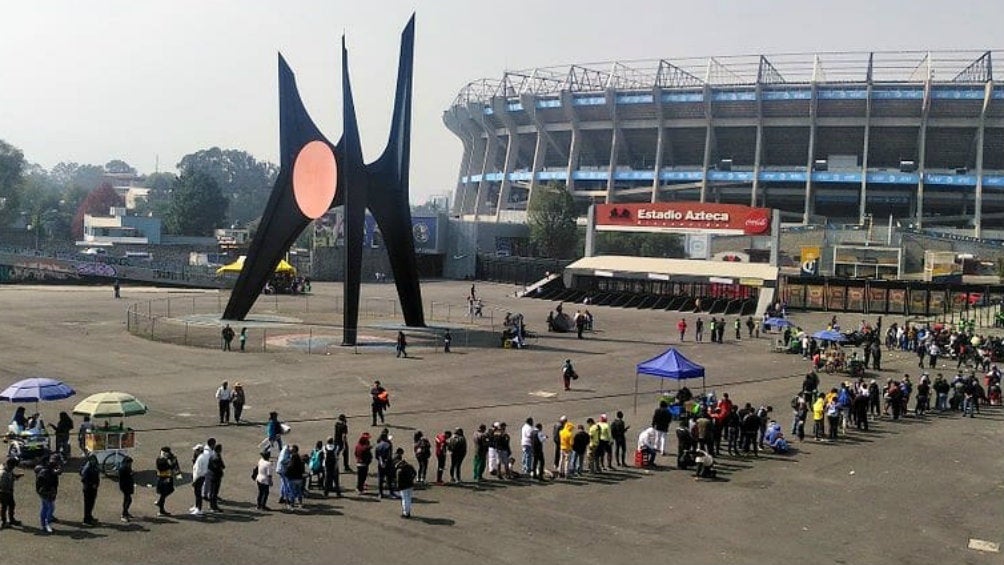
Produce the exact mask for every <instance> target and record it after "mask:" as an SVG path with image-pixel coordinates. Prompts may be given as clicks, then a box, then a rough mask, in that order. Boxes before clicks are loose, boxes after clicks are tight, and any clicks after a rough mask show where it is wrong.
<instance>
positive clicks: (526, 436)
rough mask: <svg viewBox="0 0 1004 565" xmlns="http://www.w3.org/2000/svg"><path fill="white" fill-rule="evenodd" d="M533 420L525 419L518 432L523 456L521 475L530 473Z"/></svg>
mask: <svg viewBox="0 0 1004 565" xmlns="http://www.w3.org/2000/svg"><path fill="white" fill-rule="evenodd" d="M533 431H534V427H533V418H527V419H526V422H524V423H523V427H522V428H520V430H519V446H520V450H521V451H522V454H523V459H522V464H523V465H522V469H523V474H529V473H530V460H531V459H533V438H532V437H531V436H532V435H533Z"/></svg>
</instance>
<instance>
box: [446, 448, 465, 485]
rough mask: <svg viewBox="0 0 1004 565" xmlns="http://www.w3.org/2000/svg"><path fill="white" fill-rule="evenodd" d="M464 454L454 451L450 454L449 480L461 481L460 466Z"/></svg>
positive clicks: (462, 462)
mask: <svg viewBox="0 0 1004 565" xmlns="http://www.w3.org/2000/svg"><path fill="white" fill-rule="evenodd" d="M464 455H465V454H463V453H461V454H460V455H457V454H456V453H454V454H453V455H451V456H450V480H453V481H457V482H458V483H459V482H460V481H461V479H462V477H461V476H460V468H461V466H463V464H464Z"/></svg>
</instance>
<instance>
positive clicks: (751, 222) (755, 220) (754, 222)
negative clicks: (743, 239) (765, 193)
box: [743, 208, 770, 235]
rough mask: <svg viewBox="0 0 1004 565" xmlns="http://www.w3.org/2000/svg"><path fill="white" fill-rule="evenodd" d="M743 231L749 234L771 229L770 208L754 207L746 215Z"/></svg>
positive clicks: (757, 233)
mask: <svg viewBox="0 0 1004 565" xmlns="http://www.w3.org/2000/svg"><path fill="white" fill-rule="evenodd" d="M743 231H744V232H745V233H747V234H749V235H759V234H762V233H766V232H768V231H770V215H769V214H768V210H765V209H763V208H754V209H752V210H750V212H749V215H747V216H746V222H745V224H744V225H743Z"/></svg>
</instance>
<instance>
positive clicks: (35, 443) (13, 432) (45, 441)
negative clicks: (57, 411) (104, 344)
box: [0, 377, 76, 465]
mask: <svg viewBox="0 0 1004 565" xmlns="http://www.w3.org/2000/svg"><path fill="white" fill-rule="evenodd" d="M74 394H76V392H75V391H74V390H73V389H72V388H70V387H69V386H67V385H66V384H64V383H63V382H61V381H58V380H56V379H49V378H44V377H32V378H28V379H23V380H20V381H18V382H16V383H14V384H12V385H10V386H9V387H7V388H5V389H4V390H3V392H0V400H2V401H6V402H11V403H25V402H34V403H35V414H33V415H32V418H31V420H33V421H32V422H30V423H29V425H28V426H25V427H23V428H22V427H21V426H20V425H19V424H17V423H15V422H11V423H10V424H9V425H8V426H7V433H6V434H4V436H3V441H4V443H6V444H7V456H8V457H13V458H14V459H15V460H16V461H17V462H18V463H22V464H27V465H32V464H35V463H38V462H41V461H44V460H45V459H47V458H48V457H49V455H50V454H52V453H53V451H52V443H51V437H50V436H49V433H48V430H47V429H46V426H45V422H44V421H43V419H42V416H41V415H40V414H39V413H38V403H39V402H47V401H54V400H62V399H64V398H69V397H71V396H73V395H74ZM61 455H62V454H61Z"/></svg>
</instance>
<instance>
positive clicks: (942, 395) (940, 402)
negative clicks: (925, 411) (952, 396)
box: [934, 392, 948, 412]
mask: <svg viewBox="0 0 1004 565" xmlns="http://www.w3.org/2000/svg"><path fill="white" fill-rule="evenodd" d="M934 409H935V410H937V411H939V412H943V411H945V410H948V393H947V392H939V393H938V397H937V399H935V401H934Z"/></svg>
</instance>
